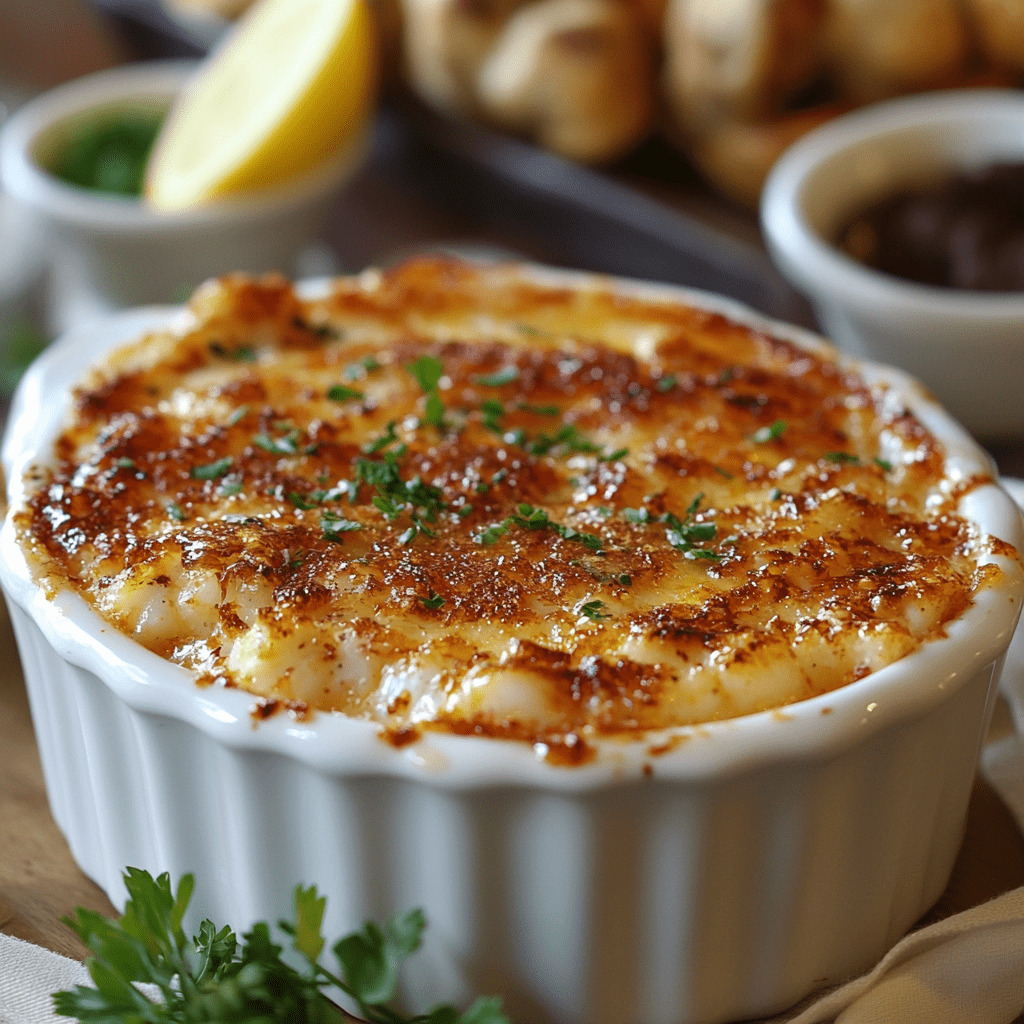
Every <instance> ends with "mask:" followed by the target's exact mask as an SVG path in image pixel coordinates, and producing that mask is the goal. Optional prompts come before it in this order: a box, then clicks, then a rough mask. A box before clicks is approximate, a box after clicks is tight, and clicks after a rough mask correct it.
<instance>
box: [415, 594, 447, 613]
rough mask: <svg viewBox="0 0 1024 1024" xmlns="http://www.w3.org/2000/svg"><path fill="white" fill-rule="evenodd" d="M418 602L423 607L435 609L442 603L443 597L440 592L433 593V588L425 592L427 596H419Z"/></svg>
mask: <svg viewBox="0 0 1024 1024" xmlns="http://www.w3.org/2000/svg"><path fill="white" fill-rule="evenodd" d="M419 602H420V604H421V605H423V607H424V608H429V609H430V610H431V611H435V610H436V609H438V608H440V607H441V605H443V604H444V598H443V597H441V595H440V594H435V593H434V591H433V590H429V591H428V592H427V597H421V598H419Z"/></svg>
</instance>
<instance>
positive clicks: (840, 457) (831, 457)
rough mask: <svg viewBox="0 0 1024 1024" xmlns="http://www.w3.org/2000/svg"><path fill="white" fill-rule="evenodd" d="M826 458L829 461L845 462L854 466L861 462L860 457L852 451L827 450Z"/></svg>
mask: <svg viewBox="0 0 1024 1024" xmlns="http://www.w3.org/2000/svg"><path fill="white" fill-rule="evenodd" d="M825 458H826V459H828V461H829V462H840V463H843V462H845V463H848V464H849V465H854V466H855V465H859V463H860V459H859V458H858V457H857V456H856V455H854V454H853V453H852V452H825Z"/></svg>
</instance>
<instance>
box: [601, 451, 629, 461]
mask: <svg viewBox="0 0 1024 1024" xmlns="http://www.w3.org/2000/svg"><path fill="white" fill-rule="evenodd" d="M628 454H629V449H628V448H616V449H615V451H613V452H612V453H611V454H610V455H601V456H599V457H598V460H597V461H598V462H618V461H619V459H624V458H625V457H626V456H627V455H628Z"/></svg>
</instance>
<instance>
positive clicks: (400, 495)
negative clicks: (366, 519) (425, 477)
mask: <svg viewBox="0 0 1024 1024" xmlns="http://www.w3.org/2000/svg"><path fill="white" fill-rule="evenodd" d="M356 479H357V480H358V481H360V482H362V483H367V484H370V485H371V486H372V487H373V488H374V489H375V490H376V492H377V493H376V494H375V495H374V497H373V499H372V503H373V505H374V506H375V507H376V508H377V510H378V511H379V512H380V513H381V514H382V515H383V516H384V517H385V518H386V519H388V520H389V521H391V522H394V520H396V519H397V518H398V517H399V516H400V515H401V514H402V513H403V512H405V511H409V515H410V518H411V519H412V527H411V532H410V530H406V531H405V532H404V533H403V534H402V535H401V537H399V540H400V541H401V543H403V544H408V543H409V542H410V541H412V540H413V539H414V538H415V537H416V536H417V534H420V533H424V534H426V535H427V536H428V537H433V536H434V533H433V531H432V530H431V529H430V528H429V527H427V526H426V523H434V522H436V521H437V516H438V513H439V512H440V511H441V510H442V509H443V508H445V502H444V501H443V500H442V497H443V494H444V492H443V491H442V490H441V489H440V488H439V487H434V486H433V485H431V484H428V483H424V482H423V481H422V480H421V479H420V478H419V477H418V476H416V477H413V478H412V479H411V480H408V481H406V480H403V479H402V474H401V471H400V470H399V468H398V456H397V454H396V453H393V452H388V453H386V454H385V456H384V459H383V460H382V461H374V460H372V459H359V460H358V461H357V462H356Z"/></svg>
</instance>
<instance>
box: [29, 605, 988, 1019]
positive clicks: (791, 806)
mask: <svg viewBox="0 0 1024 1024" xmlns="http://www.w3.org/2000/svg"><path fill="white" fill-rule="evenodd" d="M11 615H12V620H13V622H14V624H15V629H16V632H17V635H18V641H19V646H20V648H21V651H22V657H23V661H24V667H25V673H26V676H27V679H28V683H29V692H30V695H31V700H32V706H33V715H34V718H35V724H36V729H37V734H38V737H39V746H40V752H41V755H42V758H43V764H44V770H45V773H46V777H47V785H48V791H49V794H50V799H51V804H52V806H53V809H54V814H55V817H56V818H57V820H58V824H60V826H61V828H62V829H63V830H64V831H65V834H66V835H67V837H68V840H69V843H70V845H71V849H72V852H73V853H74V855H75V857H76V859H77V860H78V862H79V864H80V865H81V866H82V868H83V869H84V870H85V871H86V873H87V874H89V875H90V876H91V877H93V878H94V879H95V880H96V881H97V882H99V884H100V885H102V886H103V887H104V889H106V891H107V892H108V893H109V894H110V896H111V898H112V899H113V901H114V902H115V903H116V904H120V903H121V901H122V899H123V889H122V886H121V880H120V873H121V871H122V870H123V869H124V868H125V866H127V865H129V864H132V865H136V866H139V867H145V868H148V869H149V870H151V871H164V870H167V871H169V872H170V873H171V874H172V876H173V877H175V878H177V877H178V876H180V875H181V874H182V873H184V872H185V871H191V872H193V873H194V874H195V875H196V878H197V890H196V896H195V901H194V907H193V913H192V916H191V918H190V921H189V922H188V923H189V925H190V926H191V927H193V928H194V927H196V925H197V924H198V921H199V920H200V919H201V917H205V916H209V917H211V918H213V919H214V920H215V921H216V922H217V923H218V924H223V923H230V924H232V925H233V926H234V927H236V928H237V929H240V930H241V929H245V928H247V927H248V926H249V925H250V924H251V923H252V922H253V921H254V920H260V919H262V920H269V921H271V922H274V921H276V920H278V919H279V918H281V917H288V916H290V914H291V892H292V890H293V888H294V886H295V885H296V884H299V883H304V884H310V883H316V884H317V886H318V887H319V889H320V891H321V892H322V893H323V894H325V895H326V896H327V897H328V906H327V916H326V920H325V929H326V931H327V933H328V934H330V935H340V934H342V933H344V932H346V931H349V930H351V929H353V928H356V927H359V926H360V925H361V924H362V922H363V921H365V920H366V919H368V918H373V919H376V920H382V919H385V918H387V917H388V916H390V915H391V914H393V913H395V912H397V911H400V910H406V909H409V908H411V907H415V906H419V907H422V908H423V909H424V911H425V912H426V915H427V918H428V921H429V931H428V934H427V941H426V945H425V947H424V949H423V950H422V951H421V952H420V953H419V954H418V955H417V957H415V958H414V959H413V960H412V961H411V962H410V964H409V965H408V969H407V971H406V979H407V982H406V991H405V995H406V998H407V1000H408V1002H409V1004H410V1005H411V1006H412V1007H414V1008H416V1009H425V1008H427V1007H428V1006H430V1005H431V1004H433V1003H435V1002H437V1001H438V1000H445V1001H453V1002H457V1003H464V1002H466V1001H467V1000H468V999H469V998H471V996H472V995H473V994H476V993H480V992H494V993H501V994H502V995H503V996H504V997H505V999H506V1002H507V1005H508V1007H509V1009H510V1011H511V1014H512V1017H513V1019H514V1020H516V1021H523V1022H525V1021H529V1022H530V1024H711V1022H722V1021H726V1020H732V1019H739V1018H742V1017H744V1016H754V1015H758V1014H763V1013H767V1012H770V1011H772V1010H774V1009H781V1008H782V1007H784V1006H785V1005H787V1004H788V1003H790V1002H792V1001H794V1000H796V999H798V998H799V997H800V996H801V995H803V994H804V993H805V992H806V991H808V990H809V989H811V988H813V987H814V986H815V985H816V984H818V983H823V982H825V981H827V980H833V981H834V980H839V979H840V978H841V977H842V976H844V975H846V974H851V973H854V972H856V971H859V970H861V969H863V968H864V967H866V966H868V965H869V963H870V962H871V961H872V960H873V959H874V958H876V957H877V956H879V955H880V954H881V953H882V952H883V951H884V950H885V948H887V947H888V945H890V944H891V943H892V942H893V941H894V940H895V939H896V938H897V937H898V936H899V935H900V934H901V933H902V932H903V931H905V930H906V929H907V928H908V927H909V926H910V925H912V923H913V922H914V920H915V919H916V918H917V917H918V916H919V915H920V914H921V913H923V912H924V911H925V910H926V909H927V908H928V907H929V906H930V905H931V904H932V902H934V900H935V899H936V898H937V897H938V896H939V894H940V893H941V891H942V889H943V887H944V885H945V883H946V880H947V878H948V874H949V871H950V869H951V866H952V863H953V860H954V858H955V855H956V851H957V847H958V845H959V839H960V836H961V833H962V828H963V822H964V817H965V814H966V808H967V804H968V801H969V797H970V788H971V782H972V778H973V772H974V766H975V763H976V759H977V754H978V749H979V746H980V742H981V737H982V734H983V730H984V727H985V719H986V709H987V707H988V706H989V703H988V702H989V696H990V693H991V684H992V666H986V667H985V668H983V669H982V670H980V671H978V672H976V673H975V674H974V675H973V677H972V678H971V679H970V680H967V681H964V682H963V683H962V684H961V685H960V686H959V688H957V689H956V690H955V692H951V694H950V697H949V699H947V700H946V701H944V702H942V703H940V704H939V705H937V706H936V707H933V708H931V709H930V710H929V711H928V713H927V714H926V715H925V716H924V717H921V718H918V719H917V720H912V721H907V722H903V723H901V724H899V725H896V726H894V727H891V728H888V729H884V730H882V731H880V732H876V731H874V730H871V729H868V728H866V729H865V734H866V737H868V738H866V739H865V741H864V742H854V743H852V745H848V746H847V747H846V749H843V750H834V751H829V753H828V754H827V756H823V757H821V758H818V759H814V758H809V757H805V758H803V759H796V760H788V761H787V760H781V761H780V762H779V763H778V764H777V765H774V766H772V767H768V768H759V769H756V770H739V771H737V772H736V773H735V774H733V775H730V776H723V777H720V778H710V779H705V780H702V781H699V782H693V781H690V782H682V781H679V780H675V781H673V780H670V779H667V778H659V776H658V767H657V759H654V760H653V774H652V775H651V776H650V777H649V778H646V779H644V780H640V781H636V780H634V781H630V782H628V783H624V784H622V785H615V786H610V787H605V788H597V789H593V790H586V791H583V792H575V793H562V792H557V791H551V790H548V791H545V790H542V789H539V788H535V787H529V786H501V787H490V788H477V789H466V790H458V789H446V788H442V787H435V786H433V785H432V784H431V770H430V769H429V768H424V770H423V773H422V775H421V777H420V778H413V779H410V778H401V777H384V776H379V777H378V776H351V777H344V776H338V775H332V774H328V773H321V772H318V771H317V770H316V769H315V768H313V767H311V766H309V765H306V764H303V763H301V762H299V761H297V760H295V759H293V758H290V757H287V756H285V755H283V754H278V753H272V752H268V751H265V750H259V749H236V748H233V747H228V746H226V745H223V744H222V743H221V742H219V740H218V739H217V737H216V735H215V734H214V733H213V732H204V731H202V730H200V729H197V728H196V727H195V726H193V725H191V724H189V723H186V722H182V721H177V720H172V719H169V718H166V717H164V716H161V715H154V714H149V713H146V712H139V711H134V710H131V709H130V708H128V707H127V705H125V704H124V703H122V702H121V701H120V699H119V698H118V697H116V696H115V695H114V693H113V691H112V690H111V689H110V688H109V687H107V686H106V685H105V684H104V683H102V682H101V681H100V680H99V679H97V678H96V677H95V676H94V675H92V674H91V673H88V672H86V671H84V670H82V669H80V668H77V667H75V666H73V665H71V664H69V663H67V662H66V661H64V660H63V659H62V658H61V657H60V655H59V654H57V653H56V652H55V651H54V649H53V648H52V647H50V645H49V644H48V643H47V642H46V641H45V639H44V638H43V636H42V634H41V633H40V632H39V630H38V628H37V627H36V626H35V624H34V623H33V622H32V620H31V619H30V618H28V617H27V616H26V614H25V613H24V612H23V611H22V610H21V609H20V608H18V607H17V606H12V608H11ZM870 714H871V711H870V706H869V708H866V709H865V720H866V721H867V719H868V718H869V717H870ZM776 724H777V725H778V726H779V728H785V727H786V721H785V716H784V715H780V716H779V721H778V722H777V723H776ZM253 728H258V726H257V725H255V724H254V725H253ZM691 742H699V740H693V741H691Z"/></svg>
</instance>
